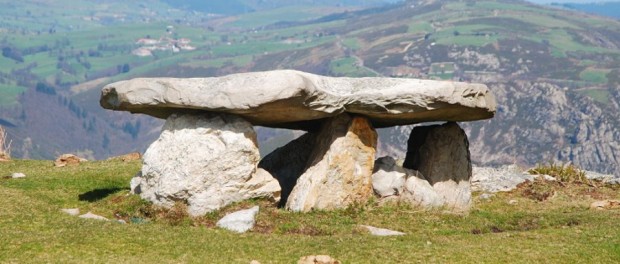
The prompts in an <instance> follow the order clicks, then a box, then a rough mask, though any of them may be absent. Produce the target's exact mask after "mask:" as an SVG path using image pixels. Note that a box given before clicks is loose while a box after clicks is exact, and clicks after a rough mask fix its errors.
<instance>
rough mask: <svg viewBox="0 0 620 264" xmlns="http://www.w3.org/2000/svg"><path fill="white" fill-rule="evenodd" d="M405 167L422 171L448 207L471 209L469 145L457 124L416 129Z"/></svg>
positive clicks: (450, 123) (412, 133) (413, 131)
mask: <svg viewBox="0 0 620 264" xmlns="http://www.w3.org/2000/svg"><path fill="white" fill-rule="evenodd" d="M403 167H405V168H408V169H413V170H416V171H419V172H420V173H421V174H422V175H423V176H424V178H425V179H426V180H427V181H428V183H430V185H432V187H433V189H434V190H435V192H437V194H439V196H440V197H441V198H442V199H443V200H444V202H445V205H446V206H447V207H448V208H451V209H455V210H467V209H469V206H470V203H471V184H470V179H471V175H472V166H471V159H470V153H469V142H468V140H467V135H465V132H464V131H463V129H461V128H460V127H459V125H458V124H456V123H454V122H448V123H445V124H443V125H432V126H418V127H415V128H414V129H413V130H412V131H411V135H410V136H409V141H408V150H407V156H406V157H405V162H404V163H403Z"/></svg>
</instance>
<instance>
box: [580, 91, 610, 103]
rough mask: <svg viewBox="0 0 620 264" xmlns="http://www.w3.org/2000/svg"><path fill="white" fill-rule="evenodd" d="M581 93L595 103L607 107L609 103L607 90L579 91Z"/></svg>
mask: <svg viewBox="0 0 620 264" xmlns="http://www.w3.org/2000/svg"><path fill="white" fill-rule="evenodd" d="M579 93H581V94H583V95H585V96H588V97H590V98H592V99H593V100H594V101H596V102H599V103H602V104H604V105H607V104H608V103H609V96H610V94H609V91H608V90H606V89H587V90H579Z"/></svg>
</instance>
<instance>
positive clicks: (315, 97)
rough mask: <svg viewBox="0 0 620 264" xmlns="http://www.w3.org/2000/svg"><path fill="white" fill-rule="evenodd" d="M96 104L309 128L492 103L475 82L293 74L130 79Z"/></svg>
mask: <svg viewBox="0 0 620 264" xmlns="http://www.w3.org/2000/svg"><path fill="white" fill-rule="evenodd" d="M100 104H101V106H103V107H104V108H106V109H112V110H123V111H130V112H133V113H144V114H148V115H151V116H155V117H159V118H167V117H168V116H170V115H171V114H173V113H187V112H224V113H230V114H235V115H239V116H242V117H243V118H244V119H246V120H248V121H249V122H251V123H252V124H254V125H261V126H269V127H283V128H299V129H304V130H312V129H313V128H315V127H316V126H317V122H318V123H320V122H321V121H320V120H319V119H323V118H328V117H333V116H336V115H339V114H341V113H343V112H347V113H350V114H357V115H363V116H365V117H366V118H367V119H368V120H369V121H370V123H372V125H373V127H377V128H380V127H389V126H394V125H406V124H414V123H420V122H429V121H471V120H480V119H487V118H491V117H493V115H494V114H495V110H496V103H495V98H494V97H493V95H492V94H491V93H490V91H489V90H488V89H487V87H486V86H485V85H483V84H472V83H462V82H452V81H432V80H418V79H404V78H378V77H368V78H344V77H340V78H335V77H325V76H319V75H314V74H310V73H305V72H299V71H293V70H277V71H267V72H251V73H239V74H232V75H227V76H222V77H212V78H185V79H177V78H138V79H133V80H127V81H120V82H116V83H112V84H109V85H107V86H105V87H104V88H103V90H102V94H101V100H100Z"/></svg>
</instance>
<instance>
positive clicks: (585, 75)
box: [579, 69, 609, 84]
mask: <svg viewBox="0 0 620 264" xmlns="http://www.w3.org/2000/svg"><path fill="white" fill-rule="evenodd" d="M608 73H609V70H598V69H586V70H584V71H582V72H581V73H579V78H580V79H581V80H584V81H587V82H593V83H601V84H604V83H607V81H608V80H607V74H608Z"/></svg>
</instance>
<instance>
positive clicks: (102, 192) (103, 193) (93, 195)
mask: <svg viewBox="0 0 620 264" xmlns="http://www.w3.org/2000/svg"><path fill="white" fill-rule="evenodd" d="M123 189H127V188H105V189H94V190H92V191H88V192H85V193H83V194H80V195H78V199H79V200H80V201H87V202H91V203H92V202H96V201H99V200H101V199H103V198H106V197H107V196H109V195H111V194H114V193H116V192H118V191H120V190H123Z"/></svg>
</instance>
